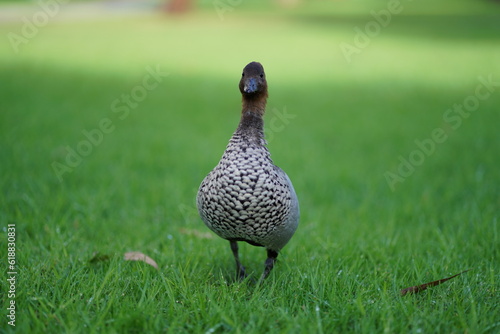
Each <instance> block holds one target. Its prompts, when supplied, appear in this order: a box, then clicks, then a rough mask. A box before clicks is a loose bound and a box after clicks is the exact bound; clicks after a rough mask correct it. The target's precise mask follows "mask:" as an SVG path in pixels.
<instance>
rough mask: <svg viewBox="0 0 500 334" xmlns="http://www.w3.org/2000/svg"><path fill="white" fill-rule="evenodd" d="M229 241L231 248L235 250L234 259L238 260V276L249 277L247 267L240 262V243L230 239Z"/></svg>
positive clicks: (240, 277) (239, 277)
mask: <svg viewBox="0 0 500 334" xmlns="http://www.w3.org/2000/svg"><path fill="white" fill-rule="evenodd" d="M229 243H230V244H231V250H232V251H233V255H234V260H235V261H236V277H237V278H238V279H240V280H242V279H244V278H245V277H247V274H246V272H245V267H243V265H242V264H241V262H240V257H239V255H238V243H237V242H236V241H234V240H229Z"/></svg>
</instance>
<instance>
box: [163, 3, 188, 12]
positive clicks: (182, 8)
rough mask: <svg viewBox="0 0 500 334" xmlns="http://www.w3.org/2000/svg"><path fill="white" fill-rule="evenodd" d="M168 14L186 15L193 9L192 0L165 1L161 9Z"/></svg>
mask: <svg viewBox="0 0 500 334" xmlns="http://www.w3.org/2000/svg"><path fill="white" fill-rule="evenodd" d="M163 8H164V10H165V11H166V12H168V13H186V12H189V11H190V10H191V9H193V1H192V0H167V3H166V4H165V6H164V7H163Z"/></svg>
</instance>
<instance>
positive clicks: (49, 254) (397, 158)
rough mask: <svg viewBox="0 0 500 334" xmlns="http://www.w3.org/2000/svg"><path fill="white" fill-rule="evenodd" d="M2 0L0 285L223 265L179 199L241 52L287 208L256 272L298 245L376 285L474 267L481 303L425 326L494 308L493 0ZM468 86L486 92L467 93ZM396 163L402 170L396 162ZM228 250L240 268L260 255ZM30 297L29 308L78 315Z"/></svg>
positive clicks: (497, 92)
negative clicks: (14, 274) (134, 259)
mask: <svg viewBox="0 0 500 334" xmlns="http://www.w3.org/2000/svg"><path fill="white" fill-rule="evenodd" d="M2 2H3V3H2V5H1V6H0V9H1V10H0V35H2V36H3V37H2V38H1V39H0V160H1V167H0V171H1V176H0V185H1V187H2V196H1V198H0V203H1V208H2V209H1V212H0V222H1V225H2V227H4V226H6V225H7V224H8V223H12V222H14V223H16V226H17V233H18V236H19V238H18V244H17V247H18V248H19V249H20V250H22V252H21V251H19V253H18V256H19V259H18V263H19V266H20V267H22V268H23V269H22V270H20V272H21V274H20V280H24V282H26V287H27V286H29V282H32V281H33V280H35V281H36V280H43V281H44V282H46V284H47V285H44V284H42V283H40V285H38V286H37V287H30V288H26V289H25V290H23V291H24V292H22V294H21V297H19V298H21V299H20V300H22V301H24V303H25V304H26V305H31V306H30V307H33V309H37V308H40V305H38V304H37V303H42V302H40V300H41V299H40V296H45V297H46V298H49V297H47V296H48V295H47V291H53V290H52V289H56V287H57V282H58V279H59V278H57V277H53V276H50V275H48V274H43V273H47V272H52V273H59V274H53V275H56V276H57V275H59V276H64V275H63V274H62V273H63V272H64V270H63V268H67V267H68V266H70V267H73V266H87V265H88V261H89V260H90V259H91V258H92V257H93V254H94V253H95V252H99V253H102V254H108V255H109V254H111V255H112V254H121V253H122V252H125V251H130V250H140V251H143V252H145V253H147V254H148V255H150V256H152V257H154V258H155V260H156V261H157V262H158V263H159V264H160V268H163V270H164V271H166V270H167V269H168V268H167V267H168V266H169V265H170V266H175V265H179V263H186V262H185V260H186V258H187V259H189V261H188V262H187V263H189V264H186V266H187V267H189V266H191V267H190V268H192V269H186V268H184V270H186V271H189V270H192V272H191V271H189V273H190V274H192V275H193V276H192V279H193V280H195V281H199V282H201V281H204V280H205V277H206V275H211V274H213V272H216V273H215V275H217V272H218V270H222V271H223V272H224V273H225V274H226V275H230V273H232V270H233V263H232V259H231V257H230V253H229V249H228V247H227V245H226V242H224V241H222V240H219V239H218V238H215V237H213V235H212V236H211V235H210V234H208V236H207V235H206V234H205V233H206V232H208V230H207V229H206V228H205V226H203V223H202V222H201V220H200V219H199V218H198V215H197V211H196V208H195V202H194V199H195V196H196V192H197V188H198V186H199V184H200V182H201V180H202V179H203V177H204V176H205V175H206V174H207V173H208V172H209V171H210V170H211V169H212V168H213V167H214V166H215V165H216V164H217V162H218V160H219V158H220V156H221V155H222V152H223V150H224V148H225V146H226V144H227V141H228V140H229V138H230V136H231V134H232V132H233V131H234V129H235V128H236V126H237V124H238V120H239V112H240V100H241V98H240V95H239V91H238V88H237V84H238V81H239V77H240V75H241V73H240V72H241V70H242V68H243V67H244V66H245V65H246V64H247V63H248V62H250V61H254V60H255V61H259V62H261V63H262V64H263V65H264V68H265V69H266V74H267V79H268V83H269V93H270V97H269V101H268V109H267V115H266V118H265V120H266V133H267V138H268V141H269V149H270V151H271V153H272V157H273V159H274V161H275V163H276V164H277V165H279V166H280V167H282V168H283V169H284V170H285V171H286V172H287V173H288V175H289V176H290V178H291V179H292V181H293V183H294V185H295V188H296V191H297V193H298V197H299V200H300V203H301V212H302V217H301V223H300V227H299V229H298V231H297V234H296V236H294V238H293V239H292V241H291V242H290V244H289V245H287V247H286V248H285V249H284V252H283V255H282V257H280V258H283V262H282V263H286V264H280V265H278V267H277V269H276V273H275V275H277V276H276V277H277V278H276V279H277V280H278V279H286V277H290V278H289V279H294V278H293V277H295V279H299V277H303V276H300V275H298V273H302V274H301V275H307V274H308V275H309V277H313V276H314V275H313V273H311V272H310V270H311V268H310V264H311V262H312V263H314V266H316V265H317V266H318V267H320V266H325V267H326V268H330V269H331V270H332V272H331V274H332V275H333V274H334V273H336V272H337V268H342V266H345V267H344V269H343V270H345V271H346V272H347V271H348V268H351V269H352V268H355V270H356V271H357V273H359V275H361V276H363V275H364V276H367V277H368V278H369V279H372V278H373V279H374V280H376V279H379V278H380V275H378V274H380V273H381V272H383V273H385V274H384V275H382V276H383V277H386V278H387V277H391V279H389V281H390V282H392V283H391V284H394V289H397V288H403V287H405V286H406V285H411V284H413V283H415V281H417V282H422V281H421V280H423V281H425V280H428V281H430V280H433V279H438V278H442V277H444V276H446V275H448V274H453V273H456V272H459V271H461V270H464V269H468V268H469V267H474V268H475V270H476V275H477V276H475V279H476V280H477V281H478V282H484V281H487V282H488V284H489V285H488V286H487V288H485V289H484V290H481V291H479V292H478V295H476V296H475V298H476V299H475V302H476V303H479V304H478V305H482V306H483V307H484V310H485V311H484V312H485V313H481V314H479V316H478V315H477V314H476V317H475V318H471V320H467V319H468V318H467V317H468V313H467V311H466V310H464V311H463V312H464V313H463V314H464V316H463V318H460V319H462V320H460V321H459V320H456V319H455V318H454V317H453V315H449V317H446V316H445V317H444V320H443V321H445V323H446V325H444V327H443V328H442V329H443V330H445V331H459V332H461V331H466V328H468V329H469V330H472V331H474V330H482V329H484V328H486V327H487V326H489V325H491V323H492V321H493V320H492V319H494V318H495V316H496V315H498V308H496V310H497V312H496V314H495V313H494V312H493V313H492V312H491V310H494V309H495V307H494V305H495V304H491V299H488V298H491V296H492V294H493V295H494V294H495V292H496V293H498V269H499V268H498V242H499V240H498V230H497V221H498V212H499V208H500V202H499V201H500V188H499V185H500V169H499V168H498V166H499V164H500V156H499V154H498V153H499V149H500V132H499V131H498V124H499V121H500V117H499V106H500V86H499V82H500V61H499V60H500V25H499V22H500V3H499V2H498V1H486V0H484V1H472V0H453V1H452V0H440V1H430V0H419V1H403V0H402V1H375V0H365V1H362V0H358V1H349V0H338V1H320V0H317V1H252V2H250V1H228V0H226V1H223V0H221V1H198V2H194V3H192V5H191V7H189V8H188V10H186V11H182V12H175V11H172V8H171V7H169V4H167V3H162V2H154V1H152V2H150V1H110V2H98V1H88V2H73V1H68V2H66V3H64V4H63V3H62V2H61V3H60V2H56V1H55V0H54V1H42V2H38V3H37V2H27V1H19V2H5V1H2ZM170 5H171V4H170ZM377 18H378V20H383V21H378V20H377ZM381 22H383V23H381ZM360 31H361V33H360ZM346 48H347V49H346ZM346 50H350V51H351V52H347V53H346ZM353 50H354V51H353ZM152 73H157V74H156V75H154V74H152ZM158 73H160V74H158ZM155 78H156V79H155ZM480 78H483V79H480ZM488 78H489V79H488ZM484 80H486V81H488V80H490V81H491V82H493V84H492V85H490V86H488V87H489V88H488V87H486V86H484V84H483V82H484ZM478 87H480V88H479V89H480V92H482V93H486V92H489V93H490V94H488V96H487V98H483V99H476V100H474V98H473V97H474V96H476V94H477V90H478ZM488 89H490V90H488ZM483 95H484V94H483ZM474 101H477V104H475V105H472V107H469V109H471V111H470V112H467V113H465V114H459V113H458V112H456V111H448V110H450V109H453V108H454V106H455V105H459V104H464V103H474ZM463 115H467V116H463ZM447 116H448V118H447ZM452 116H453V117H455V118H454V121H453V122H451V121H450V120H449V117H452ZM447 119H448V120H447ZM458 122H459V123H458ZM435 129H442V131H443V132H444V133H445V137H446V139H445V140H444V141H442V142H439V143H437V142H435V141H434V142H433V143H434V144H433V146H432V150H430V153H428V154H427V153H425V152H424V151H423V149H422V148H420V146H418V144H417V142H426V143H429V140H430V139H432V138H433V133H434V132H433V131H434V130H435ZM89 138H91V139H89ZM92 140H93V142H92ZM429 145H430V144H429ZM71 152H76V153H71ZM418 152H423V153H418ZM402 161H410V164H411V165H412V166H413V168H410V169H411V170H409V171H408V172H407V173H406V172H405V173H403V174H405V175H403V176H402V175H401V171H403V170H404V168H405V167H402V164H404V163H403V162H402ZM411 161H413V162H415V163H411ZM406 164H407V163H406ZM406 168H407V169H408V167H406ZM388 173H392V174H390V175H399V177H400V179H399V181H398V182H395V183H391V182H390V181H389V182H388V176H387V175H389V174H388ZM0 243H1V244H0V246H1V247H2V248H3V247H4V243H6V240H5V238H2V240H1V241H0ZM244 252H245V254H247V255H244V261H246V262H249V267H251V268H253V269H254V270H256V271H257V272H259V271H260V266H261V260H262V261H263V256H264V255H263V254H262V250H258V249H253V248H247V249H246V250H245V251H244ZM2 254H4V253H3V252H2ZM359 254H366V256H367V257H368V258H369V259H370V261H371V262H370V263H371V264H370V265H368V267H365V266H363V265H361V264H360V263H359V260H355V259H356V258H357V256H358V255H359ZM2 256H3V255H2ZM362 256H363V255H362ZM261 257H262V258H261ZM332 261H333V262H332ZM335 261H338V262H335ZM372 265H373V266H375V267H376V268H377V269H376V270H373V269H372V267H371V266H372ZM166 268H167V269H166ZM315 268H316V267H315ZM333 270H334V271H333ZM41 273H42V274H41ZM304 273H305V274H304ZM377 273H378V274H377ZM325 274H328V275H330V273H329V272H328V270H327V271H326V272H325ZM196 275H199V276H196ZM371 275H375V276H376V277H372V276H371ZM181 276H182V275H181ZM441 276H442V277H441ZM70 277H71V276H70ZM75 277H76V276H75ZM97 277H99V275H97ZM101 278H102V277H101ZM403 278H406V279H408V280H405V279H403ZM321 279H325V280H329V279H330V276H328V277H327V276H325V277H323V276H322V277H321V278H318V280H319V281H321ZM422 283H423V282H422ZM462 283H463V284H465V283H464V282H462ZM469 283H470V284H471V285H473V283H472V282H469ZM476 283H477V282H476ZM23 289H24V288H23ZM81 289H82V290H85V288H81ZM50 296H52V297H50V298H54V299H50V298H49V299H50V300H52V303H53V304H52V305H56V304H57V303H58V302H60V300H59V299H58V298H64V296H61V297H57V294H55V292H53V293H52V294H50ZM54 296H55V297H54ZM337 297H338V296H337V295H333V297H332V298H337ZM455 297H456V298H458V299H460V296H455ZM30 298H31V299H30ZM37 298H38V299H37ZM228 298H229V297H228ZM229 299H230V298H229ZM462 299H464V298H462ZM465 299H466V298H465ZM37 300H38V301H37ZM278 300H279V299H278ZM468 302H470V301H469V300H468ZM481 303H483V304H481ZM484 303H485V304H484ZM488 303H489V304H488ZM47 305H48V304H47ZM47 305H45V306H44V307H45V308H43V309H44V310H46V311H43V312H42V314H39V315H38V319H52V318H51V316H50V314H56V315H58V317H59V318H61V319H64V318H75V319H78V317H79V315H77V314H78V312H72V311H64V310H61V309H57V307H55V306H54V308H52V306H50V305H49V306H47ZM124 305H126V304H124ZM485 305H487V306H485ZM496 305H497V306H498V301H497V302H496ZM297 307H299V306H297ZM478 307H479V306H478ZM292 308H293V307H292ZM488 310H489V311H488ZM20 312H26V314H25V316H26V317H28V316H29V317H32V316H33V314H30V315H28V313H29V311H27V310H25V311H20ZM66 312H67V313H66ZM332 312H333V311H332ZM388 312H389V311H388ZM478 312H479V311H478ZM488 312H489V313H488ZM299 313H300V312H299ZM458 313H460V312H458ZM21 314H22V313H21ZM460 314H461V313H460ZM269 316H272V314H270V315H269ZM372 316H374V317H375V318H376V317H377V316H376V315H372ZM425 316H428V319H431V318H432V310H429V313H428V314H425ZM425 316H424V317H425ZM44 317H46V318H44ZM103 317H105V316H103ZM308 317H310V315H304V318H303V319H304V321H307V318H308ZM481 317H485V318H482V319H483V322H481V321H479V320H478V318H480V319H481ZM82 319H86V320H81V319H80V320H81V321H86V323H88V324H92V317H91V316H90V318H89V317H83V318H82ZM298 319H300V317H299V318H298ZM405 319H406V318H403V319H402V320H401V322H400V323H399V325H398V326H399V327H398V326H396V327H395V328H399V329H400V330H405V329H407V328H408V327H407V326H408V323H411V321H410V320H408V321H406V320H405ZM463 319H466V320H463ZM488 319H489V320H488ZM497 319H498V318H497ZM101 320H102V319H101ZM490 320H491V321H490ZM297 321H299V320H297ZM332 321H333V320H332ZM66 324H68V323H66ZM69 324H71V322H69ZM51 325H53V324H52V322H51V321H50V320H46V321H42V322H40V323H38V324H37V325H36V326H38V327H35V328H38V329H39V330H41V329H47V328H51ZM212 325H213V324H206V326H205V327H203V325H200V326H201V327H200V328H204V329H205V330H206V329H207V328H209V327H210V326H212ZM334 325H335V324H334V323H325V329H328V328H330V329H331V328H334V327H333V326H334ZM44 326H47V327H44ZM346 326H347V327H345V328H344V327H343V328H344V329H346V330H347V329H353V328H356V327H349V326H348V325H346ZM139 327H140V326H139ZM62 328H65V329H66V330H68V329H70V328H72V326H70V325H68V326H66V327H65V326H64V325H63V326H62ZM144 328H147V327H144ZM149 328H150V329H151V328H153V327H149ZM284 328H285V327H284ZM358 328H359V327H358ZM362 328H365V329H367V330H369V329H370V328H371V327H362ZM435 328H436V327H435V323H433V322H432V320H429V321H428V322H427V323H426V326H424V329H427V331H432V330H434V329H435ZM32 329H33V328H32ZM240 329H241V330H250V329H249V328H244V327H242V328H240ZM257 329H259V330H264V329H266V330H268V329H269V328H265V327H259V328H257ZM371 329H372V330H380V329H381V327H377V326H376V325H375V327H373V328H371Z"/></svg>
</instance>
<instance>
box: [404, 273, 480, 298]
mask: <svg viewBox="0 0 500 334" xmlns="http://www.w3.org/2000/svg"><path fill="white" fill-rule="evenodd" d="M469 270H472V269H467V270H464V271H462V272H461V273H458V274H456V275H453V276H450V277H447V278H443V279H439V280H437V281H432V282H429V283H425V284H421V285H415V286H411V287H409V288H406V289H403V290H401V296H404V295H406V294H409V293H410V294H411V293H419V292H422V291H424V290H426V289H427V288H430V287H433V286H436V285H439V284H441V283H444V282H446V281H448V280H450V279H452V278H454V277H457V276H458V275H462V274H463V273H466V272H468V271H469Z"/></svg>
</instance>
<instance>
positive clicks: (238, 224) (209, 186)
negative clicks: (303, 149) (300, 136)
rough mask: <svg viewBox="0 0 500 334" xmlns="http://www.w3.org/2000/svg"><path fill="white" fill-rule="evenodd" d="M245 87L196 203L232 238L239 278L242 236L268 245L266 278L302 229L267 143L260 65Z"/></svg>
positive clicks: (246, 74) (247, 71)
mask: <svg viewBox="0 0 500 334" xmlns="http://www.w3.org/2000/svg"><path fill="white" fill-rule="evenodd" d="M240 91H241V93H242V96H243V108H242V115H241V121H240V124H239V126H238V128H237V129H236V132H235V133H234V134H233V136H232V138H231V140H230V141H229V144H228V146H227V148H226V150H225V152H224V154H223V156H222V158H221V160H220V161H219V164H218V165H217V166H216V167H215V168H214V169H213V170H212V171H211V172H210V173H209V174H208V175H207V177H206V178H205V179H204V180H203V182H202V183H201V186H200V188H199V190H198V196H197V206H198V211H199V213H200V216H201V218H202V220H203V221H204V222H205V224H206V225H207V226H208V227H209V228H210V229H211V230H212V231H214V232H215V233H216V234H217V235H219V236H220V237H222V238H224V239H227V240H229V241H230V243H231V249H232V251H233V254H234V256H235V260H236V265H237V270H238V275H239V276H240V277H244V276H245V269H244V267H243V266H242V265H241V264H240V262H239V258H238V246H237V241H246V242H248V243H250V244H252V245H255V246H262V247H265V248H266V249H267V253H268V259H267V261H266V267H265V270H264V274H263V275H262V278H265V277H267V275H268V274H269V272H270V271H271V269H272V268H273V265H274V262H275V259H276V257H277V256H278V252H279V251H280V250H281V249H282V248H283V247H284V246H285V244H286V243H287V242H288V241H289V240H290V238H291V237H292V235H293V234H294V232H295V230H296V228H297V225H298V221H299V204H298V201H297V196H296V194H295V191H294V189H293V186H292V183H291V181H290V179H289V178H288V176H287V175H286V174H285V172H283V171H282V170H281V169H280V168H279V167H277V166H275V165H274V164H273V162H272V160H271V157H270V154H269V151H268V150H267V148H266V141H265V140H264V132H263V127H264V122H263V119H262V116H263V115H264V112H265V106H266V100H267V82H266V79H265V74H264V69H263V67H262V65H261V64H259V63H256V62H252V63H250V64H248V65H247V66H246V67H245V68H244V70H243V74H242V79H241V81H240Z"/></svg>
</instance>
